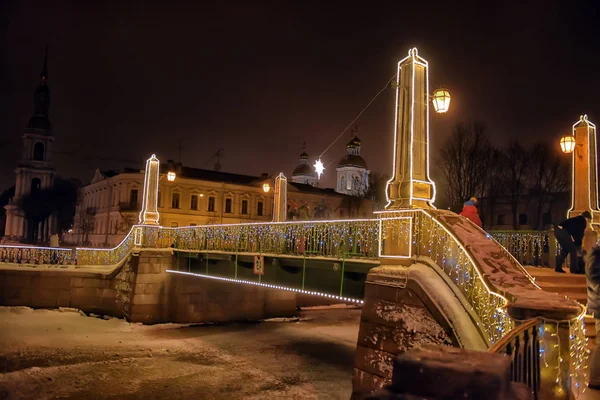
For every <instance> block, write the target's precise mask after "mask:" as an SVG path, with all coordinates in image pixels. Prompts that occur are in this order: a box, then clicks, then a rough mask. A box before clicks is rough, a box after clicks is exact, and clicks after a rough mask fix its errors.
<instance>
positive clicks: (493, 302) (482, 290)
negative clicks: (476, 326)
mask: <svg viewBox="0 0 600 400" xmlns="http://www.w3.org/2000/svg"><path fill="white" fill-rule="evenodd" d="M414 218H415V222H414V225H415V235H414V236H413V244H415V245H418V246H419V252H420V254H421V255H424V256H428V257H429V258H431V259H432V260H433V261H434V262H435V263H436V264H437V265H438V266H440V268H441V269H442V270H443V271H444V272H445V273H446V275H448V277H449V278H450V279H451V280H452V281H454V283H455V284H456V286H457V287H458V288H459V289H460V291H461V292H462V294H463V295H464V296H465V298H466V299H467V301H468V302H469V304H470V305H471V308H472V310H473V311H474V312H475V314H477V316H478V317H479V319H480V320H481V324H483V327H480V328H483V330H484V331H485V332H486V333H487V334H488V338H489V341H490V343H495V342H496V341H497V340H498V339H500V338H502V337H503V336H504V335H505V334H506V333H507V332H508V331H510V330H511V329H512V328H513V326H514V323H513V321H512V319H511V318H510V317H509V316H508V314H507V312H506V305H507V303H508V301H507V299H506V298H504V297H503V296H501V295H499V294H497V293H494V292H493V291H491V290H490V288H489V287H488V286H487V285H486V283H485V282H484V281H483V278H482V277H481V276H480V275H479V273H478V271H477V270H476V266H475V264H474V262H473V261H472V260H471V258H470V257H469V255H468V253H467V251H466V250H465V249H464V248H463V246H462V245H461V244H460V243H459V242H458V240H457V239H456V238H454V237H453V236H452V234H451V233H450V232H448V230H446V228H445V227H444V226H443V225H442V224H440V223H439V222H438V221H437V220H435V219H434V218H432V217H431V216H429V215H428V214H426V213H423V212H416V213H414Z"/></svg>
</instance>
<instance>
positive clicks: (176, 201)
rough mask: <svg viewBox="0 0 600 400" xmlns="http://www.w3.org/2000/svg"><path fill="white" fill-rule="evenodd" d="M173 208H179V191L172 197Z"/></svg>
mask: <svg viewBox="0 0 600 400" xmlns="http://www.w3.org/2000/svg"><path fill="white" fill-rule="evenodd" d="M171 208H179V193H173V197H172V198H171Z"/></svg>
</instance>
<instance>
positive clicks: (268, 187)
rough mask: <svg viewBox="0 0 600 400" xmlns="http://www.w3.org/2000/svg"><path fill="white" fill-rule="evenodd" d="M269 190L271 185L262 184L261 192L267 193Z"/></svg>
mask: <svg viewBox="0 0 600 400" xmlns="http://www.w3.org/2000/svg"><path fill="white" fill-rule="evenodd" d="M269 190H271V185H269V184H268V183H264V184H263V192H265V193H269Z"/></svg>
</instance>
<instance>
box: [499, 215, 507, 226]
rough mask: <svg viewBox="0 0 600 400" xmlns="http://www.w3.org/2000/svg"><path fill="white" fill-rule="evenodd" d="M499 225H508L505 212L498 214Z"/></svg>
mask: <svg viewBox="0 0 600 400" xmlns="http://www.w3.org/2000/svg"><path fill="white" fill-rule="evenodd" d="M498 225H506V215H504V214H499V215H498Z"/></svg>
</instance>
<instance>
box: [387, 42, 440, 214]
mask: <svg viewBox="0 0 600 400" xmlns="http://www.w3.org/2000/svg"><path fill="white" fill-rule="evenodd" d="M396 83H397V87H396V124H395V128H394V170H393V176H392V179H390V181H389V182H388V185H387V190H386V192H387V197H388V204H387V206H386V209H397V208H423V207H425V208H429V207H432V203H433V201H434V200H435V184H434V183H433V181H431V179H430V178H429V77H428V64H427V61H426V60H425V59H423V58H421V57H419V55H418V52H417V49H416V48H413V49H411V50H409V52H408V57H406V58H404V59H403V60H402V61H400V62H399V63H398V75H397V81H396Z"/></svg>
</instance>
